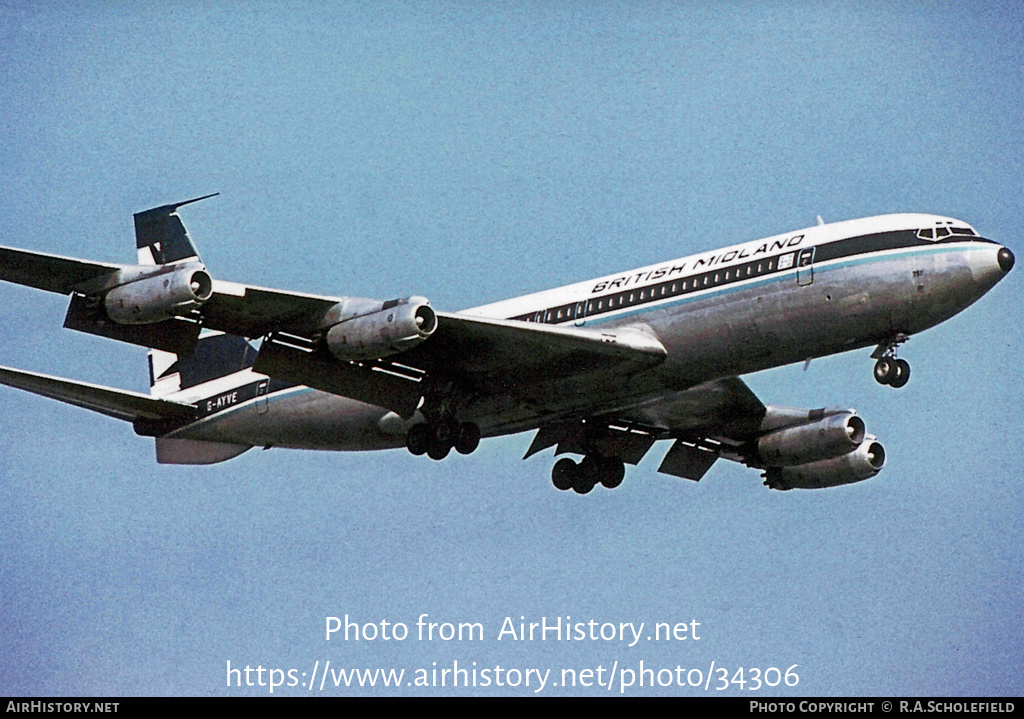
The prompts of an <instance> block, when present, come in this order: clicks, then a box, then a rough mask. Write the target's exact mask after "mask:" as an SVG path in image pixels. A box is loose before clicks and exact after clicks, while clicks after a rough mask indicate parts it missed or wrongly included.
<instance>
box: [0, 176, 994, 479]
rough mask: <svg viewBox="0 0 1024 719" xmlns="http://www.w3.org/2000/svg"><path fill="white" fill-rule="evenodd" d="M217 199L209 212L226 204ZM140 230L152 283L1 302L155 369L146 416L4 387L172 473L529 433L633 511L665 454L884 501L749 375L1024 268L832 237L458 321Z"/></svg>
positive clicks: (789, 236) (860, 432)
mask: <svg viewBox="0 0 1024 719" xmlns="http://www.w3.org/2000/svg"><path fill="white" fill-rule="evenodd" d="M214 194H218V193H214ZM212 196H213V195H205V196H203V197H197V198H194V199H191V200H186V201H184V202H179V203H175V204H169V205H162V206H159V207H154V208H152V209H148V210H145V211H142V212H139V213H136V214H135V215H134V224H135V237H136V247H137V250H138V264H134V265H131V264H111V263H101V262H92V261H86V260H79V259H73V258H67V257H62V256H57V255H51V254H46V253H41V252H34V251H28V250H22V249H15V248H7V247H0V279H2V280H6V281H8V282H14V283H18V284H22V285H27V286H30V287H34V288H38V289H41V290H47V291H50V292H57V293H60V294H63V295H68V296H70V304H69V306H68V310H67V314H66V317H65V321H64V326H65V327H67V328H70V329H73V330H78V331H81V332H86V333H91V334H95V335H99V336H103V337H107V338H111V339H114V340H118V341H122V342H127V343H131V344H136V345H140V346H143V347H147V348H149V349H150V351H149V355H148V357H149V375H150V394H148V395H146V394H142V393H136V392H128V391H124V390H118V389H112V388H109V387H103V386H99V385H93V384H87V383H83V382H78V381H73V380H69V379H62V378H57V377H50V376H47V375H41V374H37V373H33V372H27V371H23V370H16V369H12V368H6V367H4V368H0V383H2V384H6V385H10V386H12V387H16V388H19V389H23V390H27V391H29V392H34V393H36V394H40V395H43V396H46V397H50V398H53V399H57V400H60V401H62V402H66V403H69V404H72V405H76V406H79V407H84V408H86V409H90V410H93V411H96V412H99V413H102V414H105V415H108V416H111V417H115V418H118V419H122V420H126V421H130V422H132V424H133V427H134V430H135V432H136V433H138V434H139V435H142V436H150V437H154V438H155V442H156V459H157V462H159V463H164V464H213V463H216V462H222V461H225V460H228V459H231V458H233V457H236V456H238V455H240V454H242V453H243V452H245V451H247V450H249V449H251V448H252V447H263V448H271V447H282V448H299V449H319V450H378V449H388V448H399V447H402V446H404V447H406V448H407V449H408V450H409V451H410V452H412V454H414V455H424V454H425V455H427V456H429V457H430V458H431V459H434V460H441V459H444V458H445V457H446V456H448V455H449V453H450V452H451V450H452V449H454V450H456V451H457V452H458V453H462V454H469V453H471V452H473V451H474V450H475V449H476V448H477V446H478V445H479V443H480V440H481V438H487V437H496V436H500V435H509V434H513V433H518V432H523V431H527V430H535V431H536V434H535V435H534V438H533V440H532V443H531V444H530V446H529V449H528V450H527V452H526V455H525V457H524V459H525V458H526V457H530V456H532V455H534V454H536V453H538V452H541V451H543V450H546V449H548V448H551V447H554V448H555V455H556V456H557V455H562V454H571V455H579V456H580V457H581V458H582V459H581V460H580V461H579V462H577V461H575V460H574V459H571V458H569V457H562V458H560V459H558V460H557V461H556V462H555V463H554V466H553V468H552V472H551V479H552V483H553V484H554V486H555V487H557V488H558V489H560V490H563V491H564V490H569V489H572V490H573V491H575V492H576V493H579V494H586V493H588V492H590V491H591V490H592V489H593V488H594V487H595V486H597V485H598V484H600V485H602V486H604V487H606V488H609V489H611V488H615V487H618V486H619V485H620V484H621V483H622V481H623V478H624V475H625V465H627V464H630V465H635V464H637V463H638V462H639V461H640V460H641V458H643V457H644V456H645V455H646V453H647V452H648V450H650V448H651V447H652V446H653V445H654V443H655V442H657V441H659V440H669V441H671V446H670V448H669V450H668V452H667V453H666V454H665V455H664V458H663V460H662V462H661V465H660V466H659V469H658V471H659V472H661V473H664V474H667V475H671V476H675V477H680V478H684V479H690V480H696V481H699V480H700V479H701V478H702V477H703V476H704V475H705V474H706V473H707V472H708V471H709V469H710V468H711V466H712V465H713V464H714V463H715V462H716V461H717V460H718V459H719V458H724V459H728V460H732V461H736V462H740V463H743V464H745V465H747V466H749V467H752V468H755V469H758V470H761V471H762V472H763V475H762V476H763V478H764V484H765V485H766V486H767V487H769V488H771V489H777V490H789V489H797V488H799V489H819V488H824V487H835V486H839V485H845V484H850V483H853V482H859V481H862V480H866V479H869V478H871V477H874V476H875V475H877V474H878V473H879V471H880V470H881V469H882V468H883V466H884V464H885V450H884V448H883V446H882V444H881V443H880V442H879V441H878V439H877V438H876V437H875V436H874V435H871V434H869V433H868V432H867V430H866V425H865V423H864V421H863V420H862V419H861V417H860V416H859V415H857V413H856V411H855V410H852V409H843V408H821V409H811V410H807V409H795V408H788V407H782V406H773V405H765V404H763V403H762V402H761V401H760V400H759V399H758V398H757V397H756V396H755V395H754V393H753V392H752V391H751V390H750V389H749V388H748V387H747V385H746V384H745V383H744V382H743V381H742V380H741V379H740V376H741V375H743V374H749V373H753V372H757V371H760V370H764V369H768V368H772V367H779V366H782V365H787V364H791V363H795V362H801V361H810V359H811V358H814V357H823V356H826V355H832V354H836V353H840V352H847V351H851V350H857V349H863V348H867V347H874V348H875V349H874V351H873V353H872V355H871V357H872V358H873V359H874V360H875V364H874V368H873V374H874V378H875V380H876V381H877V382H879V383H881V384H883V385H888V386H890V387H893V388H898V387H902V386H904V385H905V384H906V383H907V381H908V380H909V378H910V365H909V364H908V363H907V361H906V360H904V359H900V358H898V357H897V348H898V347H899V346H900V345H901V344H903V343H904V342H906V341H907V339H908V338H910V337H911V336H913V335H915V334H917V333H919V332H922V331H923V330H925V329H928V328H930V327H932V326H934V325H937V324H939V323H940V322H943V321H944V320H946V319H949V318H950V317H952V316H954V315H955V314H957V313H958V312H960V311H962V310H963V309H965V308H966V307H968V306H969V305H971V304H972V303H973V302H975V301H976V300H978V299H979V298H980V297H981V296H982V295H984V294H985V293H986V292H987V291H988V290H990V289H991V288H992V287H993V286H995V284H996V283H998V282H999V281H1000V280H1001V279H1002V278H1003V277H1004V276H1005V275H1006V274H1007V273H1008V272H1009V271H1010V270H1011V269H1012V267H1013V265H1014V255H1013V253H1012V252H1011V251H1010V250H1009V249H1008V248H1007V247H1005V246H1003V245H1002V244H1000V243H997V242H995V241H992V240H989V239H985V238H983V237H982V236H981V235H980V234H979V233H978V232H977V231H976V230H975V229H974V228H973V227H971V226H970V225H968V224H967V223H966V222H963V221H961V220H957V219H953V218H949V217H941V216H937V215H928V214H895V215H883V216H878V217H868V218H864V219H857V220H850V221H844V222H836V223H831V224H826V223H824V222H823V221H822V220H821V218H820V217H819V218H818V224H817V225H815V226H812V227H808V228H805V229H802V230H797V231H794V232H787V233H784V234H781V235H775V236H772V237H767V238H764V239H759V240H753V241H747V242H742V243H740V244H735V245H731V246H729V247H724V248H722V249H717V250H711V251H707V252H701V253H698V254H695V255H691V256H688V257H684V258H681V259H677V260H672V261H669V262H663V263H659V264H654V265H649V266H645V267H640V268H637V269H633V270H630V271H627V272H620V273H615V274H611V275H606V276H604V277H599V278H596V279H592V280H587V281H584V282H578V283H576V284H572V285H568V286H565V287H559V288H556V289H551V290H546V291H543V292H537V293H535V294H530V295H526V296H523V297H517V298H514V299H508V300H504V301H501V302H495V303H493V304H488V305H484V306H481V307H475V308H471V309H467V310H463V311H460V312H444V311H440V310H437V309H434V307H433V306H432V305H431V304H430V302H429V301H428V300H427V299H425V298H424V297H421V296H418V295H411V296H408V297H403V298H397V299H392V300H387V301H381V300H374V299H367V298H359V297H346V296H338V297H329V296H320V295H313V294H303V293H296V292H285V291H281V290H275V289H268V288H263V287H255V286H250V285H245V284H238V283H234V282H227V281H222V280H216V279H213V277H212V276H211V274H210V273H209V272H208V270H207V267H206V265H205V264H204V263H203V261H202V260H201V259H200V257H199V254H198V252H197V251H196V248H195V246H194V245H193V243H192V240H191V238H190V236H189V234H188V232H187V230H186V229H185V226H184V224H183V223H182V221H181V217H180V215H179V213H178V210H179V208H181V207H183V206H185V205H188V204H191V203H194V202H198V201H200V200H205V199H207V198H208V197H212Z"/></svg>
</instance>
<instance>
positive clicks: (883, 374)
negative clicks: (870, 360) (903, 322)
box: [871, 333, 910, 389]
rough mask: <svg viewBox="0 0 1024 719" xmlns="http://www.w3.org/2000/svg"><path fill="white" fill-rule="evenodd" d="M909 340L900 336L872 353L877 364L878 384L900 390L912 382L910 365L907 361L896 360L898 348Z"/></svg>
mask: <svg viewBox="0 0 1024 719" xmlns="http://www.w3.org/2000/svg"><path fill="white" fill-rule="evenodd" d="M908 339H909V337H908V336H907V335H905V334H902V333H900V334H898V335H896V336H895V337H893V338H892V339H890V340H886V341H885V342H883V343H881V344H880V345H878V347H877V348H876V349H875V351H874V352H873V353H872V355H871V356H872V357H874V358H875V359H877V360H878V361H877V362H875V370H874V375H875V381H876V382H878V384H887V385H889V386H890V387H895V388H897V389H898V388H900V387H902V386H903V385H905V384H906V383H907V382H909V381H910V363H909V362H907V361H906V360H902V359H896V347H897V346H899V345H901V344H903V343H904V342H906V341H907V340H908Z"/></svg>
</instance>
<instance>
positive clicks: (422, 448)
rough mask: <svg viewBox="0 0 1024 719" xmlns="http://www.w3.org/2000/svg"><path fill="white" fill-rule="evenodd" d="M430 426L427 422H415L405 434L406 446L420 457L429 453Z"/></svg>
mask: <svg viewBox="0 0 1024 719" xmlns="http://www.w3.org/2000/svg"><path fill="white" fill-rule="evenodd" d="M430 436H431V435H430V428H429V427H428V426H427V425H425V424H414V425H413V426H412V427H410V428H409V433H408V434H407V435H405V446H406V448H407V449H408V450H409V451H410V452H412V453H413V454H414V455H416V456H417V457H419V456H420V455H424V454H426V453H427V450H428V449H429V448H430Z"/></svg>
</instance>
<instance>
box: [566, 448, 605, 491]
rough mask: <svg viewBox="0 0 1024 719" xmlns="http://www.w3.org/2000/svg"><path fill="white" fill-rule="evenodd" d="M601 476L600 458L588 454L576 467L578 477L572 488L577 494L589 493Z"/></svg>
mask: <svg viewBox="0 0 1024 719" xmlns="http://www.w3.org/2000/svg"><path fill="white" fill-rule="evenodd" d="M600 477H601V463H600V460H599V459H598V458H597V457H595V456H593V455H590V454H588V455H587V456H586V457H584V458H583V461H582V462H580V464H579V467H577V469H576V478H575V480H574V481H573V483H572V489H573V491H574V492H576V494H587V493H589V492H590V490H592V489H593V488H594V486H595V485H596V484H597V482H598V480H599V479H600Z"/></svg>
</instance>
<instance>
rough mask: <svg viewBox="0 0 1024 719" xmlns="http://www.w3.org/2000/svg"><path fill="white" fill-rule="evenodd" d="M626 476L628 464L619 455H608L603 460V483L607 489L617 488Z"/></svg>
mask: <svg viewBox="0 0 1024 719" xmlns="http://www.w3.org/2000/svg"><path fill="white" fill-rule="evenodd" d="M625 476H626V465H625V463H624V462H623V461H622V460H621V459H619V458H618V457H607V458H606V459H604V460H603V461H602V462H601V484H602V485H603V486H604V487H605V488H606V489H615V488H616V487H618V486H619V485H620V484H622V480H623V478H624V477H625Z"/></svg>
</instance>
